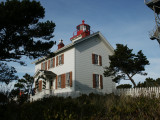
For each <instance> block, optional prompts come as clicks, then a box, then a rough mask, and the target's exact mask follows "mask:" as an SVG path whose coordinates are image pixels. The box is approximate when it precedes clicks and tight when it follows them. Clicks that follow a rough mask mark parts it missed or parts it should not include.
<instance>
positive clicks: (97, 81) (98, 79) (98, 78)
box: [95, 74, 100, 89]
mask: <svg viewBox="0 0 160 120" xmlns="http://www.w3.org/2000/svg"><path fill="white" fill-rule="evenodd" d="M95 82H96V83H95V84H96V86H95V87H96V88H97V89H100V75H99V74H95ZM97 83H98V85H97Z"/></svg>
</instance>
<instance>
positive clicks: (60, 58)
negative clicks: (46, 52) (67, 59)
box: [58, 55, 62, 65]
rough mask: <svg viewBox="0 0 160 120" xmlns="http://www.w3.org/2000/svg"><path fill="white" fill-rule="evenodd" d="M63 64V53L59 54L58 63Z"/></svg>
mask: <svg viewBox="0 0 160 120" xmlns="http://www.w3.org/2000/svg"><path fill="white" fill-rule="evenodd" d="M61 64H62V55H59V56H58V65H61Z"/></svg>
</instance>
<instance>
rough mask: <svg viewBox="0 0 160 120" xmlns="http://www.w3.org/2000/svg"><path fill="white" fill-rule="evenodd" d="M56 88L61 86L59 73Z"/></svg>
mask: <svg viewBox="0 0 160 120" xmlns="http://www.w3.org/2000/svg"><path fill="white" fill-rule="evenodd" d="M57 88H61V75H59V76H58V83H57Z"/></svg>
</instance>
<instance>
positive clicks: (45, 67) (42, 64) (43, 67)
mask: <svg viewBox="0 0 160 120" xmlns="http://www.w3.org/2000/svg"><path fill="white" fill-rule="evenodd" d="M41 69H42V70H47V62H43V63H41Z"/></svg>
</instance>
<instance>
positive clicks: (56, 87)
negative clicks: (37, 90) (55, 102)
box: [56, 76, 58, 89]
mask: <svg viewBox="0 0 160 120" xmlns="http://www.w3.org/2000/svg"><path fill="white" fill-rule="evenodd" d="M57 82H58V76H56V89H57Z"/></svg>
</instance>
